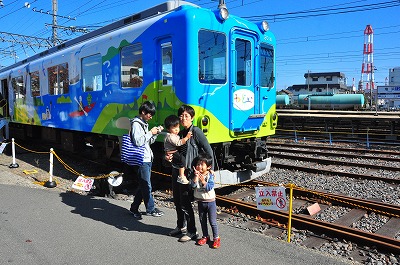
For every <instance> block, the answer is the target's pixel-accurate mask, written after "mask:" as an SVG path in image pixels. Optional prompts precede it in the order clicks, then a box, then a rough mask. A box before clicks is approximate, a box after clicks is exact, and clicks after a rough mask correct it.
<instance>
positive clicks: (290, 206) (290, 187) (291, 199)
mask: <svg viewBox="0 0 400 265" xmlns="http://www.w3.org/2000/svg"><path fill="white" fill-rule="evenodd" d="M293 187H294V184H292V183H290V184H289V189H290V193H289V194H290V195H289V220H288V232H287V233H288V238H287V242H288V243H290V234H291V233H292V210H293Z"/></svg>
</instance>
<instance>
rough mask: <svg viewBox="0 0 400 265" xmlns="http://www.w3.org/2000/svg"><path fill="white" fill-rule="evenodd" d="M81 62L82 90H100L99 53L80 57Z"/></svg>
mask: <svg viewBox="0 0 400 265" xmlns="http://www.w3.org/2000/svg"><path fill="white" fill-rule="evenodd" d="M81 63H82V67H81V69H82V89H83V91H84V92H87V91H100V90H102V89H103V87H102V85H103V84H102V74H101V55H100V54H95V55H92V56H88V57H85V58H82V61H81Z"/></svg>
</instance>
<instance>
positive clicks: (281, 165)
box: [272, 161, 400, 184]
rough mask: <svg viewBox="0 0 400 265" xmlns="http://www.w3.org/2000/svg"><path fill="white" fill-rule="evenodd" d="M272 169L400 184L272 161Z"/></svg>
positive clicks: (377, 178) (388, 180) (383, 179)
mask: <svg viewBox="0 0 400 265" xmlns="http://www.w3.org/2000/svg"><path fill="white" fill-rule="evenodd" d="M272 167H275V168H286V169H293V170H298V171H304V172H310V173H321V174H329V175H338V176H343V177H348V178H355V179H370V180H376V181H383V182H387V183H394V184H400V179H394V178H381V177H375V176H371V175H365V174H364V175H361V174H355V173H348V172H342V171H336V170H326V169H321V168H310V167H302V166H295V165H289V164H282V163H278V162H275V161H272Z"/></svg>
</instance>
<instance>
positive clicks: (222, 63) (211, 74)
mask: <svg viewBox="0 0 400 265" xmlns="http://www.w3.org/2000/svg"><path fill="white" fill-rule="evenodd" d="M198 45H199V82H200V83H202V84H225V83H226V54H227V45H226V36H225V34H223V33H220V32H215V31H209V30H200V31H199V43H198Z"/></svg>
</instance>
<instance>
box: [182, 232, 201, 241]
mask: <svg viewBox="0 0 400 265" xmlns="http://www.w3.org/2000/svg"><path fill="white" fill-rule="evenodd" d="M198 238H199V234H197V233H194V234H192V233H187V234H186V235H184V236H182V237H181V238H179V240H178V241H179V242H188V241H190V240H197V239H198Z"/></svg>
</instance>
